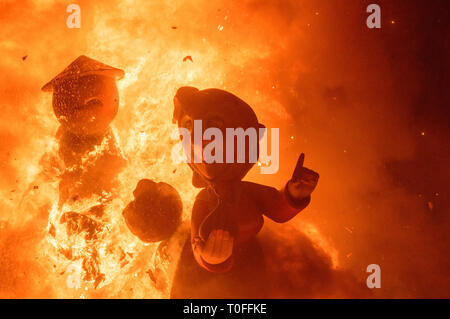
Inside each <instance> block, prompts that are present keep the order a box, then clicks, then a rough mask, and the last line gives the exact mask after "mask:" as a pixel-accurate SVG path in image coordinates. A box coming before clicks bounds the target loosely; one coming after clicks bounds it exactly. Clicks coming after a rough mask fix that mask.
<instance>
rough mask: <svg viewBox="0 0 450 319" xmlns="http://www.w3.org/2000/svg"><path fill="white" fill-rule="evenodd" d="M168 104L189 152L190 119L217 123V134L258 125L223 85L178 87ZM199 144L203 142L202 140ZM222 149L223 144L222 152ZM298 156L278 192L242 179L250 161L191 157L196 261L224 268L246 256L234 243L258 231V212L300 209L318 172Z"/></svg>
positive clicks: (283, 218)
mask: <svg viewBox="0 0 450 319" xmlns="http://www.w3.org/2000/svg"><path fill="white" fill-rule="evenodd" d="M174 103H175V110H174V118H173V120H174V122H176V123H178V126H179V127H180V128H185V129H188V130H189V131H190V132H191V134H190V136H191V143H190V145H191V148H192V152H194V140H193V136H194V132H193V128H194V121H195V120H201V121H202V124H203V129H204V130H206V129H208V128H210V127H215V128H219V129H220V130H221V131H222V133H223V136H225V133H226V132H225V129H226V128H239V127H240V128H243V129H244V130H245V129H248V128H255V129H258V128H259V127H260V126H261V124H259V123H258V120H257V117H256V115H255V113H254V111H253V110H252V108H251V107H250V106H249V105H248V104H247V103H245V102H244V101H242V100H241V99H239V98H238V97H236V96H235V95H233V94H231V93H229V92H226V91H223V90H219V89H206V90H202V91H199V90H198V89H196V88H193V87H182V88H180V89H179V90H178V91H177V93H176V96H175V99H174ZM202 146H203V148H204V147H206V146H207V144H205V142H203V145H202ZM235 147H236V143H235ZM202 151H203V150H202ZM188 152H189V150H188ZM225 153H226V146H225V145H224V146H223V154H224V157H225V156H226V154H225ZM202 154H203V153H202ZM235 154H236V152H235ZM246 159H248V156H246ZM303 161H304V155H303V154H301V155H300V157H299V160H298V163H297V167H296V169H295V171H294V173H293V175H292V179H291V180H289V181H288V182H287V184H286V187H285V188H284V189H283V190H281V191H279V190H277V189H275V188H273V187H269V186H264V185H260V184H256V183H251V182H244V181H242V178H243V177H244V176H245V175H246V173H247V172H248V171H249V170H250V168H251V167H252V166H253V165H254V163H250V162H248V161H246V162H244V163H215V162H213V163H207V162H205V161H202V162H201V163H195V162H193V163H192V161H191V163H190V164H189V166H190V167H191V169H192V171H193V185H194V186H196V187H201V188H203V189H202V190H201V191H200V193H199V194H198V196H197V198H196V200H195V203H194V207H193V211H192V217H191V244H192V251H193V254H194V257H195V260H196V261H197V263H198V264H199V265H200V266H201V267H203V268H204V269H206V270H208V271H210V272H217V273H223V272H227V271H229V270H230V269H231V268H232V267H233V263H235V260H236V258H239V257H243V258H244V259H245V258H246V257H245V256H239V255H240V253H241V251H240V247H241V246H245V243H246V242H248V241H249V240H250V239H252V238H253V237H255V236H256V234H258V232H259V231H260V230H261V228H262V226H263V223H264V219H263V216H266V217H268V218H270V219H272V220H274V221H276V222H279V223H283V222H287V221H288V220H290V219H291V218H293V217H294V216H295V215H297V213H299V212H300V211H301V210H302V209H304V208H305V207H306V206H307V205H308V204H309V202H310V200H311V197H310V195H311V193H312V191H313V190H314V188H315V187H316V184H317V182H318V179H319V175H318V174H317V173H316V172H314V171H312V170H310V169H308V168H306V167H303Z"/></svg>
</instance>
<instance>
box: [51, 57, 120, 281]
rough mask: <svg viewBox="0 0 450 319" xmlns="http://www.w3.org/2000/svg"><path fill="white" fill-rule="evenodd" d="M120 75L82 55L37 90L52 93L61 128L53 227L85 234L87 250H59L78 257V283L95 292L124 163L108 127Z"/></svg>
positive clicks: (116, 70) (101, 276)
mask: <svg viewBox="0 0 450 319" xmlns="http://www.w3.org/2000/svg"><path fill="white" fill-rule="evenodd" d="M123 76H124V72H123V71H122V70H120V69H116V68H113V67H111V66H108V65H106V64H103V63H101V62H98V61H96V60H93V59H91V58H88V57H86V56H84V55H82V56H80V57H78V58H77V59H76V60H75V61H73V62H72V63H71V64H70V65H69V66H68V67H67V68H65V69H64V70H63V71H62V72H61V73H60V74H58V75H57V76H56V77H55V78H54V79H52V80H51V81H50V82H48V83H47V84H45V85H44V86H43V87H42V90H43V91H45V92H52V93H53V110H54V112H55V115H56V117H57V119H58V121H59V122H60V124H61V125H60V127H59V128H58V131H57V133H56V138H57V140H58V145H59V149H58V156H56V158H59V159H58V160H53V159H51V162H52V163H54V162H56V163H60V164H59V165H58V166H59V167H57V169H56V171H57V172H58V176H57V177H58V179H59V209H60V210H64V211H61V215H60V216H58V220H56V221H55V222H58V223H60V224H64V225H65V226H66V231H67V235H68V236H69V237H70V238H72V236H73V238H76V237H77V235H79V234H81V233H84V234H85V236H84V238H85V243H84V244H85V245H86V247H87V248H86V252H85V253H83V255H82V256H79V255H78V256H77V255H74V254H72V250H73V247H69V248H68V249H67V251H64V250H63V249H61V251H62V253H63V255H64V256H65V257H67V258H68V259H70V260H76V259H78V258H82V267H83V270H84V276H83V279H84V280H86V281H92V282H94V285H95V286H96V287H97V286H98V284H99V283H100V282H101V281H102V280H104V278H105V277H104V275H103V274H102V273H101V270H100V267H99V261H98V246H99V245H100V244H101V240H102V238H101V237H100V236H103V235H104V233H105V232H104V231H103V230H104V229H105V225H106V224H107V223H108V218H109V217H108V216H106V215H107V214H105V208H106V205H107V203H108V202H109V200H110V199H111V194H112V193H113V190H114V188H115V186H116V183H117V174H118V173H119V172H120V170H121V169H122V168H123V166H124V165H125V163H126V161H125V159H124V157H123V156H122V154H121V151H120V149H119V146H118V145H117V142H116V139H115V137H114V134H113V131H112V129H111V127H110V123H111V122H112V120H113V119H114V117H115V116H116V114H117V111H118V107H119V92H118V89H117V86H116V80H117V79H120V78H122V77H123ZM52 155H53V154H52ZM84 199H88V201H86V202H83V200H84ZM91 199H92V200H91ZM95 203H96V204H95ZM73 207H76V209H74V208H73ZM74 210H76V211H74ZM52 227H53V225H52ZM52 227H50V235H52V236H53V237H55V230H54V228H52ZM52 229H53V230H52ZM75 246H76V245H75Z"/></svg>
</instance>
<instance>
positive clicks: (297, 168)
mask: <svg viewBox="0 0 450 319" xmlns="http://www.w3.org/2000/svg"><path fill="white" fill-rule="evenodd" d="M304 161H305V153H301V154H300V156H299V157H298V161H297V165H296V166H295V170H294V173H293V174H292V179H293V180H295V179H296V178H297V177H299V176H300V172H301V171H302V168H303V162H304Z"/></svg>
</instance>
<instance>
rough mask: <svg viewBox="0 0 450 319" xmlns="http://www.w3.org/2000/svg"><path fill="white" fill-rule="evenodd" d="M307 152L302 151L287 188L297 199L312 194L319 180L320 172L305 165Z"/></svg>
mask: <svg viewBox="0 0 450 319" xmlns="http://www.w3.org/2000/svg"><path fill="white" fill-rule="evenodd" d="M304 161H305V154H304V153H301V154H300V156H299V158H298V161H297V166H296V167H295V170H294V173H293V174H292V178H291V180H290V181H289V182H288V185H287V188H288V192H289V194H290V195H291V196H292V197H293V198H295V199H302V198H305V197H308V196H309V195H311V193H312V192H313V191H314V189H315V188H316V185H317V182H318V181H319V174H317V173H316V172H314V171H313V170H310V169H309V168H306V167H304V166H303V162H304Z"/></svg>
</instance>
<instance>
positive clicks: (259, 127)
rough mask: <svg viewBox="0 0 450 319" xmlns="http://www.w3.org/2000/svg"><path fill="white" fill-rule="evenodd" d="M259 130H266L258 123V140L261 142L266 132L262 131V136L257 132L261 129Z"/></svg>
mask: <svg viewBox="0 0 450 319" xmlns="http://www.w3.org/2000/svg"><path fill="white" fill-rule="evenodd" d="M261 128H263V129H265V128H266V126H265V125H264V124H261V123H258V138H259V140H262V138H263V136H264V134H266V132H265V131H264V134H259V132H260V130H259V129H261Z"/></svg>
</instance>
